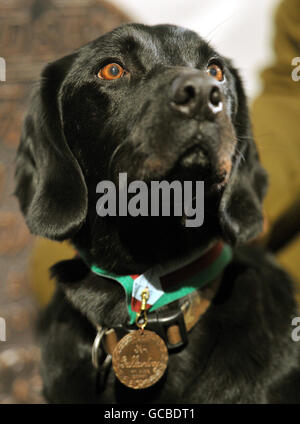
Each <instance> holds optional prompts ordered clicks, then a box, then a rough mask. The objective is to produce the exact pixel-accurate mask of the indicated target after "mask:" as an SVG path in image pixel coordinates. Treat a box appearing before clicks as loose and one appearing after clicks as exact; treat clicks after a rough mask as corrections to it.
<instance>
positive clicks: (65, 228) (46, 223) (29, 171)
mask: <svg viewBox="0 0 300 424" xmlns="http://www.w3.org/2000/svg"><path fill="white" fill-rule="evenodd" d="M74 58H75V55H70V56H67V57H65V58H63V59H60V60H58V61H56V62H54V63H52V64H49V65H48V66H47V67H46V68H45V70H44V71H43V73H42V79H41V82H40V84H39V86H38V88H37V89H36V90H35V92H34V94H33V96H32V100H31V106H30V110H29V112H28V114H27V117H26V119H25V122H24V126H23V131H22V136H21V143H20V146H19V149H18V152H17V160H16V190H15V194H16V196H17V197H18V199H19V202H20V207H21V210H22V212H23V214H24V216H25V219H26V222H27V225H28V227H29V229H30V231H31V232H32V233H33V234H38V235H41V236H44V237H48V238H51V239H54V240H63V239H66V238H70V237H71V236H72V235H73V234H74V233H75V232H76V231H78V229H79V228H80V226H81V225H82V223H83V222H84V219H85V217H86V213H87V188H86V184H85V181H84V177H83V174H82V171H81V168H80V167H79V165H78V162H77V160H76V159H75V157H74V155H73V154H72V152H71V150H70V148H69V146H68V144H67V142H66V139H65V136H64V133H63V125H62V122H61V116H60V115H61V113H60V104H59V90H60V87H61V85H62V82H63V79H64V77H65V75H66V73H67V71H68V69H69V68H70V66H71V64H72V63H73V61H74Z"/></svg>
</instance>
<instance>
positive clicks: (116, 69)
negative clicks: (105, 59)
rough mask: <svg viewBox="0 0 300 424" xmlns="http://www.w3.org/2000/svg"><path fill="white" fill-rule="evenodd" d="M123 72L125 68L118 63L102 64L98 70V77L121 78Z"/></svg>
mask: <svg viewBox="0 0 300 424" xmlns="http://www.w3.org/2000/svg"><path fill="white" fill-rule="evenodd" d="M124 73H125V69H124V68H122V66H121V65H119V64H118V63H109V64H108V65H105V66H103V68H101V69H100V71H99V72H98V77H99V78H100V79H104V80H115V79H118V78H121V77H122V76H123V75H124Z"/></svg>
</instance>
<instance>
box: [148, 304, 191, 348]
mask: <svg viewBox="0 0 300 424" xmlns="http://www.w3.org/2000/svg"><path fill="white" fill-rule="evenodd" d="M152 314H153V315H152ZM152 314H149V316H148V324H147V329H149V330H152V331H155V332H156V333H157V334H158V335H159V336H160V337H161V338H162V339H163V340H164V341H165V343H166V345H167V347H168V349H169V350H175V349H178V348H180V347H183V346H185V345H187V344H188V335H187V328H186V325H185V321H184V315H183V311H182V309H181V308H179V309H178V310H176V311H174V312H173V313H171V314H168V315H167V316H160V315H159V313H158V312H156V311H154V312H152Z"/></svg>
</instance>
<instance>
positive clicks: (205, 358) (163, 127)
mask: <svg viewBox="0 0 300 424" xmlns="http://www.w3.org/2000/svg"><path fill="white" fill-rule="evenodd" d="M121 172H126V173H127V175H128V178H129V179H130V180H132V181H133V180H142V181H144V182H146V183H147V184H149V183H150V182H151V181H153V180H157V181H162V180H167V181H174V180H179V181H186V180H192V181H198V180H201V181H204V183H205V194H204V199H205V218H204V223H203V225H201V226H199V227H187V226H185V225H184V224H183V223H184V219H183V217H178V216H175V215H174V216H170V217H165V216H137V217H132V216H107V217H99V216H98V215H97V212H96V207H95V205H96V203H97V200H98V198H99V195H98V194H97V193H96V186H97V184H98V183H99V181H103V180H110V181H114V182H116V184H117V178H118V175H119V173H121ZM16 181H17V185H16V195H17V197H18V199H19V202H20V207H21V209H22V212H23V214H24V216H25V219H26V222H27V224H28V227H29V228H30V230H31V232H32V233H33V234H38V235H41V236H44V237H48V238H50V239H54V240H65V239H69V240H71V242H72V244H73V245H74V246H75V247H76V249H77V251H78V252H79V255H78V256H76V257H75V258H74V259H73V260H68V261H63V262H60V263H58V264H56V265H55V266H54V267H53V268H52V274H53V276H54V277H55V279H56V281H57V290H56V293H55V295H54V297H53V299H52V301H51V303H50V305H49V306H48V307H47V309H46V311H45V312H44V314H43V316H42V318H41V322H40V325H39V330H40V337H41V343H42V375H43V381H44V394H45V397H46V399H47V400H48V401H49V402H52V403H56V402H65V403H72V402H82V403H84V402H93V403H95V402H154V403H160V402H172V403H176V402H177V403H180V402H186V403H278V402H299V401H300V372H299V370H300V361H299V346H300V345H299V344H297V343H296V342H294V341H293V340H292V337H291V333H292V326H291V320H292V318H293V317H294V316H296V315H297V309H296V303H295V300H294V296H293V289H292V283H291V281H290V279H289V277H288V276H287V275H286V274H285V272H284V271H283V270H281V269H280V267H279V266H278V265H277V264H276V263H275V261H274V260H273V258H272V257H271V256H270V255H269V254H268V253H266V252H264V251H262V250H261V249H259V248H258V247H255V245H253V244H249V243H246V242H248V241H250V240H252V239H254V238H255V237H257V236H258V234H259V233H260V232H261V230H262V226H263V213H262V199H263V197H264V194H265V191H266V185H267V178H266V173H265V171H264V170H263V168H262V167H261V165H260V163H259V158H258V154H257V151H256V148H255V144H254V141H253V138H252V133H251V124H250V121H249V116H248V110H247V102H246V97H245V93H244V90H243V86H242V82H241V79H240V77H239V75H238V72H237V70H236V69H235V68H234V67H233V66H232V64H231V62H230V61H229V60H228V59H226V58H224V57H223V56H221V55H220V54H218V53H217V52H216V51H215V50H214V49H213V48H212V47H211V46H210V45H209V44H208V43H207V42H205V41H204V40H203V39H202V38H200V37H199V36H198V35H197V34H195V33H194V32H192V31H189V30H186V29H183V28H180V27H176V26H172V25H157V26H152V27H151V26H145V25H141V24H128V25H124V26H122V27H120V28H117V29H115V30H113V31H112V32H110V33H107V34H105V35H104V36H102V37H100V38H98V39H97V40H95V41H92V42H90V43H89V44H87V45H85V46H83V47H81V48H79V49H78V50H76V51H75V52H74V53H72V54H70V55H69V56H66V57H64V58H62V59H60V60H57V61H56V62H54V63H51V64H49V65H48V66H46V68H45V69H44V71H43V73H42V78H41V81H40V84H39V86H38V87H37V88H36V90H35V91H34V93H33V97H32V101H31V106H30V109H29V112H28V114H27V117H26V119H25V122H24V128H23V132H22V138H21V144H20V147H19V150H18V154H17V166H16ZM220 240H222V242H223V243H226V244H227V245H229V246H231V247H232V249H233V258H232V260H231V262H230V264H228V265H227V267H226V269H225V270H224V272H223V275H222V277H221V281H220V284H219V287H218V290H217V291H216V292H215V293H214V297H213V300H212V302H211V304H210V306H209V307H208V309H207V311H206V312H205V313H203V314H202V316H201V319H199V320H198V321H197V323H196V325H195V326H194V328H193V329H192V330H191V331H190V332H189V333H188V334H187V338H186V340H185V343H182V346H181V347H179V348H177V349H174V350H173V351H170V352H169V364H168V368H167V372H166V373H165V374H164V376H163V377H162V378H161V379H160V380H159V381H158V382H157V383H156V384H154V385H152V386H151V387H149V388H145V389H140V390H139V389H132V388H130V387H127V386H125V385H124V384H122V383H121V382H120V381H119V380H118V378H116V376H115V374H114V372H113V369H112V368H111V366H110V365H109V361H107V358H109V356H105V355H104V358H103V360H104V363H103V360H102V356H101V355H103V351H102V350H101V349H102V348H101V349H100V350H99V353H97V354H99V362H100V372H99V370H97V369H96V368H95V367H94V366H93V363H92V357H91V349H92V345H93V342H94V339H95V336H96V333H97V331H96V326H102V327H105V328H117V327H118V326H119V327H120V326H121V327H122V326H124V328H125V327H126V325H127V318H128V316H127V307H126V300H125V294H124V290H123V288H122V287H121V285H120V284H119V283H118V282H116V281H112V280H111V279H108V278H105V277H103V276H99V275H96V274H95V273H93V272H91V269H90V266H89V265H88V264H96V265H97V266H99V267H101V268H103V269H105V270H106V271H107V272H110V273H114V274H116V275H132V274H142V273H143V272H144V271H145V270H147V269H149V268H151V267H153V266H155V265H156V264H157V263H164V262H166V261H169V260H175V261H176V260H180V258H181V257H183V256H186V255H189V254H191V255H192V252H193V251H194V250H195V249H203V251H205V249H207V247H208V246H211V245H212V243H214V242H215V241H220ZM83 258H84V259H83ZM200 291H201V290H200ZM172 305H173V306H172V307H174V305H175V307H177V306H178V305H180V300H179V301H178V300H177V301H175V302H173V304H172ZM176 305H177V306H176ZM169 308H171V306H170V304H169V305H166V306H164V308H163V309H164V311H165V312H167V313H168V310H169ZM149 315H150V314H149ZM100 357H101V358H100ZM102 363H103V369H105V373H104V372H102V371H103V370H102V367H101V364H102ZM107 364H108V365H107Z"/></svg>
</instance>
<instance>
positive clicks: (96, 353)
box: [92, 325, 107, 370]
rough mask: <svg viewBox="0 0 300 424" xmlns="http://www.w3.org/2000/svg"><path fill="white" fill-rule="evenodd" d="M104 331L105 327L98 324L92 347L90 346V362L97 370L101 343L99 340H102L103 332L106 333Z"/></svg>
mask: <svg viewBox="0 0 300 424" xmlns="http://www.w3.org/2000/svg"><path fill="white" fill-rule="evenodd" d="M106 331H107V328H103V327H101V326H100V325H99V326H97V335H96V337H95V340H94V343H93V347H92V363H93V365H94V367H95V368H96V369H97V370H98V369H99V368H100V366H99V349H100V344H101V340H102V338H103V336H104V334H105V333H106Z"/></svg>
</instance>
